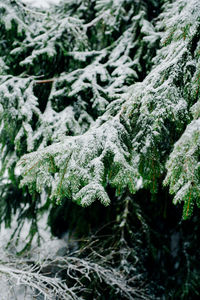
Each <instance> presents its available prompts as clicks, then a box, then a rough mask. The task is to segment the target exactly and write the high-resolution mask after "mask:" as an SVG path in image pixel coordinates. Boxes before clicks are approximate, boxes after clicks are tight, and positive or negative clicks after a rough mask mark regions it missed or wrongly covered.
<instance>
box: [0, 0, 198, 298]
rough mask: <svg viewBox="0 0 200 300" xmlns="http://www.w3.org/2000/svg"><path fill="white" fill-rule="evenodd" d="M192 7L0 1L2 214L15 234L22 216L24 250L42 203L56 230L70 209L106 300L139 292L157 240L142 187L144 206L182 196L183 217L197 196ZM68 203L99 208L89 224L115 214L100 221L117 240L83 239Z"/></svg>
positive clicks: (80, 219)
mask: <svg viewBox="0 0 200 300" xmlns="http://www.w3.org/2000/svg"><path fill="white" fill-rule="evenodd" d="M199 15H200V3H199V1H198V0H191V1H186V0H177V1H174V2H173V3H171V1H164V0H163V1H154V0H149V1H143V0H142V1H136V0H135V1H129V0H118V1H117V0H108V1H105V0H92V1H91V0H90V1H89V0H88V1H87V0H86V1H81V0H72V1H62V2H61V4H59V5H58V6H55V7H52V8H51V9H50V11H49V12H48V13H46V12H44V11H41V10H36V9H33V8H30V7H28V6H26V5H23V4H22V3H21V2H20V1H19V0H14V1H11V0H6V1H5V2H3V3H0V28H1V31H0V35H1V43H0V141H1V176H2V180H1V207H0V221H1V223H3V222H5V224H6V226H10V225H11V221H12V218H13V216H14V215H17V220H18V224H19V226H18V227H17V228H16V231H14V234H16V235H17V236H19V235H20V232H21V229H22V227H23V225H24V224H25V223H24V222H25V220H26V219H28V220H30V222H31V226H30V232H29V236H28V237H29V240H28V243H27V244H26V246H25V248H24V249H23V251H25V250H27V249H29V248H30V247H31V242H32V240H33V239H34V237H35V235H36V234H38V232H39V228H38V220H39V219H40V218H41V216H42V215H43V214H48V215H49V219H48V223H49V225H50V227H51V229H52V232H54V233H55V232H56V231H57V225H56V222H58V219H59V218H60V217H61V216H63V212H65V213H66V215H71V219H70V221H69V223H70V222H71V225H70V226H71V228H72V227H73V224H74V223H73V222H74V220H73V218H72V215H73V214H74V215H75V219H76V222H77V223H78V224H80V225H79V226H77V227H79V228H78V231H79V233H77V235H80V236H87V235H89V236H90V239H91V244H92V243H93V242H94V244H95V247H94V248H95V253H98V255H99V257H100V256H101V257H106V258H105V261H103V260H101V259H99V260H98V255H97V256H96V255H95V253H94V252H93V251H91V249H92V247H91V249H89V248H87V247H86V250H85V248H84V247H85V244H84V243H83V244H84V245H82V246H83V249H84V251H83V250H81V249H82V248H81V245H79V246H78V247H79V250H80V252H79V253H78V256H77V257H78V258H77V259H80V262H79V263H80V265H81V264H82V266H83V265H84V260H83V259H86V260H87V262H88V263H89V267H88V268H89V269H88V270H89V271H88V272H89V273H88V274H89V275H88V276H89V277H90V279H92V278H93V280H94V282H93V283H92V282H91V283H90V287H91V289H92V288H94V285H96V286H95V287H96V288H97V287H98V288H97V294H93V295H91V297H93V298H95V297H96V298H95V299H103V298H98V297H102V294H101V291H100V290H101V287H100V286H101V285H100V284H99V283H98V280H97V277H98V274H101V276H102V277H101V276H100V279H102V280H103V282H104V283H103V284H102V286H103V288H105V299H106V297H107V299H115V298H114V297H115V296H116V295H115V294H116V293H118V294H117V295H118V296H117V297H118V298H119V299H121V298H122V299H124V298H127V299H136V298H137V299H142V298H144V297H145V295H144V294H143V292H142V291H139V290H137V289H136V286H137V284H138V280H139V278H142V277H140V276H141V275H140V274H141V273H144V272H146V269H145V268H146V267H145V257H146V256H148V255H149V254H148V253H147V252H148V251H149V252H151V253H153V251H154V250H153V247H155V246H152V245H153V242H152V241H151V238H150V233H149V231H150V225H147V219H148V218H146V216H145V208H144V207H143V208H141V205H142V204H140V199H141V198H146V197H147V198H148V204H147V205H149V206H151V205H152V203H154V204H155V203H159V199H160V197H161V196H162V195H164V194H166V195H167V196H165V197H166V198H167V201H169V202H170V201H171V197H170V193H171V194H173V195H174V200H173V202H174V203H175V204H177V203H178V202H182V201H183V202H184V208H183V219H188V218H189V217H191V215H192V212H193V207H194V205H197V206H198V207H199V206H200V202H199V194H200V162H199V157H200V156H199V154H200V148H199V145H200V121H199V117H200V116H199V112H200V108H199V93H200V90H199V84H200V73H199V69H200V68H199V58H200V42H199V35H200V33H199V32H200V30H199V28H200V18H199ZM164 186H166V187H164ZM168 189H169V191H168ZM145 195H148V196H145ZM96 200H99V201H100V202H101V204H103V205H104V206H106V207H107V208H105V209H104V208H103V207H102V206H101V205H100V206H98V204H96ZM72 202H74V203H75V204H73V203H72ZM77 204H78V205H80V206H81V207H87V208H86V211H88V216H89V220H88V222H90V221H91V220H92V218H93V216H94V215H95V214H98V211H100V212H101V211H102V212H104V213H105V220H104V221H103V222H102V220H100V221H99V223H98V221H97V223H98V225H99V224H106V222H110V221H112V220H113V218H114V219H115V221H116V224H115V225H113V226H111V227H108V229H106V230H108V232H109V234H110V233H112V234H114V235H115V239H113V238H108V239H105V241H104V242H103V244H102V245H103V246H102V247H101V243H102V240H101V242H100V243H98V242H96V240H95V241H93V240H92V239H93V237H91V236H93V234H91V233H92V232H94V231H93V230H96V228H95V222H94V221H91V223H92V224H93V225H94V229H92V230H90V229H89V225H87V220H85V218H86V213H85V210H84V209H81V208H79V206H77ZM155 205H156V204H155ZM167 205H170V204H167ZM90 206H91V208H90ZM62 210H63V212H62ZM83 211H84V213H82V212H83ZM152 214H153V213H152ZM155 216H156V214H155ZM94 218H97V217H96V216H94ZM97 219H98V218H97ZM152 219H154V216H152ZM65 220H66V219H65ZM150 223H151V222H149V224H150ZM195 224H196V223H195ZM70 226H69V227H70ZM195 226H197V225H195ZM97 227H98V226H97ZM69 230H71V231H73V230H72V229H69ZM195 230H196V229H195ZM63 231H64V230H63ZM81 231H82V232H81ZM105 232H106V231H105ZM105 232H104V231H103V233H105ZM14 234H13V236H14ZM38 237H39V236H38ZM133 241H135V245H134V246H133ZM114 245H115V246H114ZM145 247H146V248H147V250H142V249H144V248H145ZM106 248H107V249H109V251H110V253H107V252H106ZM23 251H22V252H23ZM81 251H82V252H81ZM184 251H185V250H184ZM82 253H84V254H83V255H82ZM184 253H185V252H184ZM152 256H153V254H152ZM81 259H82V261H81ZM137 260H139V261H140V263H137ZM94 262H95V263H96V265H94ZM109 264H111V266H112V267H113V269H111V268H110V265H109ZM84 266H85V265H84ZM97 266H98V267H97ZM95 268H97V269H98V270H97V271H96V275H95V271H94V270H95ZM101 268H105V269H101ZM106 268H107V269H106ZM105 270H107V272H108V273H109V272H111V273H112V272H113V274H114V275H115V276H114V275H113V276H114V277H113V278H114V279H112V280H111V281H108V278H107V277H105V276H104V274H105V273H104V272H105ZM113 270H115V271H113ZM74 272H75V274H76V276H78V275H77V272H80V271H77V270H75V271H74ZM90 272H91V273H90ZM98 272H100V273H98ZM101 272H102V273H101ZM118 272H119V273H118ZM120 272H121V273H122V275H123V276H122V278H121V277H120V279H119V281H118V280H117V277H118V276H119V274H120ZM91 274H92V275H91ZM79 275H80V274H79ZM74 276H75V275H74ZM82 276H83V274H82ZM82 276H81V278H82V279H81V280H82V284H83V285H84V284H87V276H86V277H84V276H83V277H82ZM120 276H121V275H120ZM130 276H131V278H133V277H134V276H135V281H134V280H133V281H130V283H129V281H128V278H129V277H130ZM195 276H196V277H195V278H199V277H198V276H199V275H198V271H197V274H196V275H195ZM71 279H72V278H71ZM67 280H69V279H67ZM120 280H121V281H120ZM191 280H193V279H191ZM195 280H196V279H195ZM195 280H194V281H195ZM106 281H108V282H106ZM85 282H86V283H85ZM192 282H193V281H192ZM186 283H187V289H188V290H187V291H186V290H185V291H184V293H185V295H186V297H188V295H189V293H190V289H189V288H188V286H189V284H188V281H187V282H186ZM72 284H73V280H72ZM93 284H94V285H93ZM106 284H107V285H106ZM123 284H124V285H123ZM115 285H116V287H115ZM149 286H150V287H149ZM185 286H186V285H185ZM195 286H196V285H195ZM149 289H150V293H152V294H153V293H155V292H154V291H153V290H151V289H153V288H151V284H150V282H148V288H147V287H146V289H145V293H147V291H148V290H149ZM180 293H181V292H180ZM184 293H183V294H184ZM100 294H101V296H99V295H100ZM174 294H175V293H174ZM177 294H178V293H177ZM183 294H181V295H183ZM85 295H86V294H84V297H86V296H85ZM71 297H72V296H71ZM84 297H83V298H84ZM120 297H121V298H120ZM134 297H135V298H134ZM147 297H150V296H147ZM181 297H185V296H181ZM72 299H73V297H72Z"/></svg>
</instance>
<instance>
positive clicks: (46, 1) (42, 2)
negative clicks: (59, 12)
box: [21, 0, 60, 8]
mask: <svg viewBox="0 0 200 300" xmlns="http://www.w3.org/2000/svg"><path fill="white" fill-rule="evenodd" d="M21 1H22V2H24V3H27V4H30V5H32V6H36V7H47V8H48V7H49V5H51V4H57V3H59V2H60V0H21Z"/></svg>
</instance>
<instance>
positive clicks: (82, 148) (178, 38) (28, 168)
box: [19, 1, 200, 217]
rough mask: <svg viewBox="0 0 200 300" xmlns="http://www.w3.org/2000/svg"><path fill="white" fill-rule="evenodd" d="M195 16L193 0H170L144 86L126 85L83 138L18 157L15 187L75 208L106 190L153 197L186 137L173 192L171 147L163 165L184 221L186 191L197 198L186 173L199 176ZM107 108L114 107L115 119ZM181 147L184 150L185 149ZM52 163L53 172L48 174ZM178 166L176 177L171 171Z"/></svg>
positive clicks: (196, 5) (103, 195)
mask: <svg viewBox="0 0 200 300" xmlns="http://www.w3.org/2000/svg"><path fill="white" fill-rule="evenodd" d="M174 11H176V14H175V16H176V18H175V17H174ZM199 11H200V4H199V3H198V1H191V2H190V3H188V2H186V1H177V2H176V3H174V4H172V5H170V6H169V7H168V8H167V12H166V13H165V12H164V13H163V14H162V15H161V16H160V21H159V22H158V25H157V28H158V30H161V29H162V28H165V33H164V37H163V38H162V40H161V44H162V47H161V49H160V50H159V51H158V53H157V55H156V56H155V58H154V64H155V66H154V67H153V69H152V71H151V72H150V73H149V74H148V76H147V77H146V78H145V79H144V81H143V82H141V83H137V84H135V85H133V86H131V87H130V88H129V91H128V92H127V93H125V94H122V95H121V96H120V98H121V99H122V100H121V101H119V100H117V101H116V102H115V101H114V102H113V103H112V104H111V105H110V106H108V109H107V112H106V113H105V114H104V115H103V116H102V117H100V118H99V119H97V121H96V123H95V124H94V125H93V126H92V127H91V128H90V129H89V130H88V131H87V132H86V133H85V134H84V135H81V136H77V137H73V138H70V137H67V138H65V139H64V141H63V142H61V143H59V144H55V145H52V146H49V147H47V148H46V149H44V150H42V151H37V152H35V153H32V154H28V155H25V156H24V157H23V158H22V159H21V161H20V163H19V165H20V164H21V165H22V167H23V168H22V174H23V177H24V178H23V180H22V182H21V184H22V185H24V184H28V185H29V186H30V187H31V189H33V190H34V189H36V190H38V191H41V188H42V187H44V186H49V187H50V188H51V195H52V197H54V196H56V198H57V199H60V198H62V197H63V196H68V197H70V198H72V199H73V200H74V201H77V202H78V203H81V204H82V205H89V204H91V202H93V201H94V200H95V199H100V200H101V202H102V203H104V204H108V203H109V199H108V196H107V194H106V186H107V185H108V184H110V185H111V186H114V187H115V188H116V190H117V192H118V194H120V193H122V192H123V191H124V190H125V189H126V188H128V189H129V190H130V192H131V193H135V192H136V191H137V190H138V189H140V188H142V187H147V188H150V190H151V191H152V193H153V194H154V193H156V191H157V189H158V185H159V182H160V181H161V180H162V177H163V175H165V174H166V167H165V163H166V160H167V159H168V155H169V154H170V152H171V151H172V150H173V145H174V143H175V142H176V141H177V140H178V139H179V138H180V143H184V141H185V143H186V144H187V141H186V139H187V137H189V135H188V132H190V135H191V137H193V136H194V138H192V139H191V138H190V145H192V146H193V147H194V148H195V149H196V151H195V150H194V149H193V150H192V149H190V150H191V151H189V150H187V151H189V158H188V163H187V164H189V166H190V165H191V167H189V166H188V168H186V170H185V169H184V168H182V171H183V172H184V173H185V171H186V172H190V173H188V175H187V177H186V178H185V180H183V179H182V177H181V179H180V180H179V181H178V182H179V183H178V184H177V182H176V187H175V188H173V183H172V178H173V177H172V176H171V174H173V176H174V179H173V180H175V181H176V180H177V178H176V176H177V175H178V176H180V164H181V160H180V159H179V156H180V155H181V154H180V152H179V151H178V149H179V148H178V146H175V148H174V150H173V153H172V154H171V156H170V160H173V162H174V161H176V163H175V165H174V163H173V162H171V163H170V162H168V165H167V166H168V167H167V170H168V175H167V176H168V177H167V178H168V179H166V182H170V184H171V186H172V188H171V191H173V192H176V193H177V192H179V193H178V194H177V195H176V197H175V201H176V199H179V201H180V200H181V201H183V200H185V201H186V203H188V204H186V208H184V216H185V217H187V216H188V215H189V211H190V210H191V207H192V201H191V206H190V203H189V200H188V197H189V195H190V191H191V190H192V193H194V195H196V193H197V192H198V188H195V186H196V185H197V186H198V185H199V179H198V175H196V184H195V183H191V182H193V181H192V177H191V176H192V175H191V171H192V172H194V175H193V176H195V173H197V174H198V172H199V171H198V170H199V168H198V164H197V165H196V164H195V166H194V157H196V159H197V160H198V155H197V152H198V151H199V150H198V149H199V140H198V139H197V137H196V136H197V132H198V128H199V127H198V124H199V123H198V120H196V121H193V122H191V121H192V115H191V113H190V112H191V111H192V109H193V108H192V107H194V105H195V107H196V106H198V105H197V101H198V95H199V90H198V85H199V80H198V70H199V68H198V65H199V43H198V42H196V41H197V40H198V39H197V37H198V34H199ZM166 14H167V18H166ZM169 16H171V17H170V18H169ZM89 74H91V73H89ZM122 102H123V104H122ZM192 105H193V106H192ZM109 107H110V109H109ZM112 107H115V112H114V114H113V112H112ZM197 109H198V107H197ZM197 109H196V110H197ZM196 110H195V111H196ZM190 122H191V124H190V125H188V126H189V127H188V128H187V129H186V132H185V133H184V130H185V127H186V126H187V124H189V123H190ZM194 124H196V125H194ZM189 128H190V129H189ZM172 129H173V130H172ZM191 131H192V132H193V131H194V132H193V133H191ZM178 143H179V142H177V144H176V145H178ZM181 149H182V151H184V150H183V149H185V147H184V148H182V147H181ZM193 156H194V157H193ZM184 159H185V158H184ZM30 162H31V163H30ZM51 164H52V166H54V170H55V172H52V173H51V172H50V171H49V170H51ZM194 167H195V170H193V168H194ZM177 168H179V172H177V171H175V169H177ZM191 168H192V170H191ZM196 168H197V169H196ZM181 176H183V175H181ZM138 182H139V184H138ZM179 189H181V190H180V191H179ZM193 198H194V197H193Z"/></svg>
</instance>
